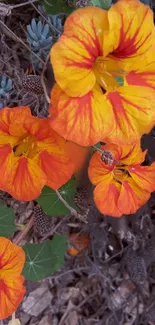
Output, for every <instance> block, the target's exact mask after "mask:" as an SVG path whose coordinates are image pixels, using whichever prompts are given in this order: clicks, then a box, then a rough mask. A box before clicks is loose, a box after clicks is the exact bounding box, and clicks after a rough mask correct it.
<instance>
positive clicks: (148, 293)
mask: <svg viewBox="0 0 155 325" xmlns="http://www.w3.org/2000/svg"><path fill="white" fill-rule="evenodd" d="M93 1H94V0H93ZM15 2H16V3H15ZM66 2H67V1H66ZM66 2H65V5H66ZM19 3H21V1H20V0H19V1H17V0H16V1H14V2H13V1H12V2H11V1H5V4H7V5H8V4H11V5H14V4H19ZM86 4H87V1H77V6H80V5H81V6H84V5H86ZM151 6H152V8H153V9H154V3H153V2H151ZM2 9H4V8H2ZM2 9H0V78H2V76H3V75H5V76H6V77H7V78H8V79H9V80H11V81H12V84H11V82H9V84H7V85H5V86H6V93H5V94H4V93H3V94H2V90H1V93H0V104H1V105H2V102H3V103H5V105H8V106H9V107H13V106H15V105H29V106H30V107H31V110H32V113H33V114H34V115H37V116H40V117H44V116H47V108H48V104H47V101H46V98H45V96H44V92H43V88H42V84H41V70H40V68H38V67H37V66H36V65H35V64H34V60H33V59H32V55H31V54H33V53H31V48H30V46H29V44H28V42H27V37H26V26H27V25H28V24H30V23H31V19H32V18H37V17H38V16H39V15H40V9H39V7H38V4H37V3H34V4H29V5H27V6H26V7H24V10H23V9H22V7H21V8H14V9H13V10H12V11H11V14H9V15H6V13H5V12H4V10H2ZM43 17H44V14H43ZM7 27H8V28H9V29H7ZM9 30H11V31H12V32H13V34H12V33H11V32H10V31H9ZM16 35H17V36H18V39H17V38H16ZM54 37H55V36H54ZM56 37H57V36H56ZM19 38H20V39H21V40H22V41H23V42H24V44H26V45H27V47H28V48H25V46H24V44H22V43H21V42H20V41H19ZM32 75H33V78H32ZM45 77H46V79H45V82H46V86H47V89H48V92H50V90H51V88H52V86H53V83H54V78H53V73H52V69H51V66H50V64H49V63H47V64H46V70H45ZM1 82H2V79H1ZM4 83H5V80H4V77H3V84H0V85H1V88H2V86H4ZM11 85H12V89H11V91H7V89H10V87H11ZM1 100H2V101H1ZM142 148H143V149H146V148H147V149H148V154H147V157H146V160H147V163H151V162H152V161H155V129H153V130H152V131H151V132H150V134H148V135H144V136H143V138H142ZM70 184H71V185H70ZM70 186H71V187H70ZM70 188H71V189H72V194H73V195H74V206H73V205H72V204H73V202H72V200H73V197H71V196H70ZM73 188H74V190H73ZM88 188H89V189H90V184H89V181H88V179H87V175H86V172H84V175H83V177H82V179H81V182H80V184H78V189H77V190H76V184H75V181H74V180H71V183H69V185H68V184H67V185H66V187H63V188H62V189H61V191H60V192H61V194H62V195H64V197H65V199H66V200H67V201H68V200H71V201H68V203H70V204H71V205H72V206H73V207H75V206H76V205H77V208H78V209H79V211H80V212H82V213H85V212H86V211H88V210H89V213H88V215H87V223H84V222H81V221H79V220H78V219H76V218H74V217H73V216H71V215H70V213H69V211H68V210H67V209H66V208H64V207H63V206H62V205H58V204H57V200H58V199H57V196H56V195H55V193H54V192H53V191H52V190H50V189H48V188H45V189H44V192H43V196H44V198H46V197H47V196H48V195H50V197H52V203H51V205H50V206H47V204H45V203H46V201H43V203H42V202H41V200H42V198H39V199H38V200H37V202H27V203H25V202H18V201H16V200H14V199H13V198H11V197H10V196H9V195H8V194H7V193H4V192H1V193H0V198H1V204H0V235H5V236H9V237H10V238H11V239H13V240H15V239H16V238H17V237H18V234H19V232H20V231H21V230H22V226H21V225H23V224H27V223H28V221H29V219H30V217H31V215H32V213H33V214H34V226H33V228H32V229H31V230H30V232H29V233H28V234H27V236H26V238H25V239H24V240H23V241H22V245H23V247H24V250H25V252H26V255H27V261H26V264H25V268H24V271H23V274H24V275H26V278H27V280H26V287H27V294H26V296H25V299H24V301H23V303H22V304H21V305H20V306H19V308H18V312H17V316H18V317H19V318H20V319H21V322H22V325H116V324H119V325H132V324H135V325H147V324H150V325H154V324H155V193H152V197H151V199H150V200H149V202H148V203H147V204H146V205H145V206H144V207H142V208H141V209H140V210H139V211H138V212H137V213H136V214H135V215H130V216H123V217H121V218H119V219H114V218H111V217H108V216H105V215H101V214H100V213H99V212H98V211H97V209H96V208H95V206H94V204H93V201H92V197H90V193H89V192H90V190H88ZM75 191H76V192H75ZM53 198H54V200H53ZM38 203H39V204H42V209H43V210H42V209H40V207H39V206H38ZM75 232H79V233H85V234H87V235H89V239H90V244H89V246H88V247H87V249H86V250H84V251H83V252H82V253H81V254H80V255H79V256H76V257H73V256H70V255H69V254H68V253H67V252H66V251H67V247H68V242H69V236H70V234H71V233H75ZM12 234H13V235H12ZM53 235H55V237H54V239H53V240H51V239H52V238H53ZM60 235H61V236H62V237H60ZM60 238H61V240H60ZM32 244H35V245H34V246H33V250H32V249H31V250H30V246H31V245H32ZM53 247H54V249H53ZM55 247H56V249H55ZM65 252H66V253H65ZM64 253H65V258H64ZM49 255H50V258H49ZM64 260H65V261H64ZM43 263H45V264H43ZM63 264H64V265H63ZM58 268H60V271H59V272H56V273H55V270H57V269H58ZM52 273H53V275H51V274H52ZM42 277H45V279H44V280H41V281H40V279H42ZM29 279H31V280H33V281H29ZM7 322H8V321H6V322H4V324H7Z"/></svg>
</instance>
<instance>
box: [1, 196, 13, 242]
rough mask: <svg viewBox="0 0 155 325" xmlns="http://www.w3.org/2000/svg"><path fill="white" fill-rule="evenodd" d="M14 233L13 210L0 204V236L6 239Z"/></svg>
mask: <svg viewBox="0 0 155 325" xmlns="http://www.w3.org/2000/svg"><path fill="white" fill-rule="evenodd" d="M15 231H16V226H15V223H14V210H13V209H11V208H7V207H6V206H5V205H3V204H2V203H1V202H0V236H4V237H8V236H10V235H11V234H12V233H13V232H15Z"/></svg>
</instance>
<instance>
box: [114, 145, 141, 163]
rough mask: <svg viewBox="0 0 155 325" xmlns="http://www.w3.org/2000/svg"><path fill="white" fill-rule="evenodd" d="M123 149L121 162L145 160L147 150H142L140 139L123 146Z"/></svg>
mask: <svg viewBox="0 0 155 325" xmlns="http://www.w3.org/2000/svg"><path fill="white" fill-rule="evenodd" d="M121 149H122V155H121V159H120V162H121V163H122V164H125V165H131V164H136V163H138V164H141V163H142V162H143V161H144V160H145V156H146V152H147V150H145V151H142V149H141V146H140V142H139V141H138V142H136V143H135V144H134V145H131V146H121Z"/></svg>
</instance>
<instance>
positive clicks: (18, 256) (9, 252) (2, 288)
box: [0, 237, 25, 319]
mask: <svg viewBox="0 0 155 325" xmlns="http://www.w3.org/2000/svg"><path fill="white" fill-rule="evenodd" d="M24 263H25V253H24V251H23V249H22V248H21V247H19V246H17V245H15V244H13V243H12V242H11V241H10V240H8V239H7V238H4V237H0V292H1V294H0V319H4V318H7V317H8V316H11V315H12V313H13V312H15V311H16V309H17V307H18V305H19V303H20V302H21V301H22V299H23V296H24V294H25V288H24V287H23V286H22V284H23V282H24V277H22V276H20V273H21V272H22V270H23V267H24Z"/></svg>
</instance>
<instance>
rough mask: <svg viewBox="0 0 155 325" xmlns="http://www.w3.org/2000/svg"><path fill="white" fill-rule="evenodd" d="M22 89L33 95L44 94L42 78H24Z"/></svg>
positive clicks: (33, 76) (29, 76)
mask: <svg viewBox="0 0 155 325" xmlns="http://www.w3.org/2000/svg"><path fill="white" fill-rule="evenodd" d="M22 88H23V89H25V90H26V91H27V92H28V93H32V94H35V95H43V94H44V90H43V87H42V84H41V78H40V76H35V75H28V76H24V77H23V79H22Z"/></svg>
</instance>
